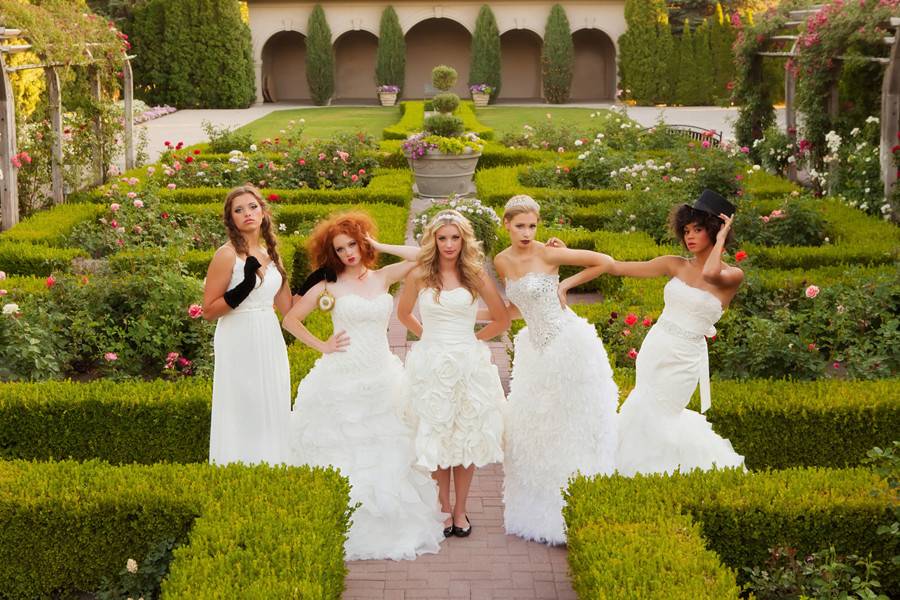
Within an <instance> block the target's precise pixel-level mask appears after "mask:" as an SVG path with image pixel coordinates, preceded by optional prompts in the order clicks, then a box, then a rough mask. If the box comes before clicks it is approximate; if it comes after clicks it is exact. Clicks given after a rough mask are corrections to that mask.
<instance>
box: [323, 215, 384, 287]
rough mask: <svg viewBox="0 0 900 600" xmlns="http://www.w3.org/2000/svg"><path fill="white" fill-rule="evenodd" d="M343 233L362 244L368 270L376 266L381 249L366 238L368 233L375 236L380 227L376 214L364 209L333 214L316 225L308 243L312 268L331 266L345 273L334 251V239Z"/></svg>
mask: <svg viewBox="0 0 900 600" xmlns="http://www.w3.org/2000/svg"><path fill="white" fill-rule="evenodd" d="M342 233H343V234H344V235H347V236H350V237H352V238H353V239H354V240H356V243H357V244H359V249H360V254H361V255H362V256H361V260H362V264H363V265H364V266H365V267H366V268H368V269H373V268H375V266H376V265H377V264H378V252H376V251H375V248H373V247H372V245H371V244H370V243H369V242H367V241H366V234H367V233H368V234H369V235H370V236H372V237H375V236H377V235H378V229H377V227H376V225H375V221H373V220H372V217H370V216H369V215H368V214H366V213H364V212H361V211H354V212H345V213H340V214H336V215H332V216H331V217H329V218H328V219H326V220H324V221H321V222H320V223H319V224H318V225H316V228H315V229H314V230H313V232H312V234H310V236H309V239H308V240H307V242H306V246H307V249H308V251H309V259H310V262H311V263H312V268H313V269H318V268H319V267H328V268H330V269H332V270H333V271H334V272H335V273H338V274H340V273H343V272H344V269H345V268H346V267H345V266H344V263H343V262H341V259H340V258H339V257H338V255H337V252H335V251H334V238H335V237H337V236H338V235H340V234H342Z"/></svg>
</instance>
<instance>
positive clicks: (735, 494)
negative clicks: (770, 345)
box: [563, 468, 900, 600]
mask: <svg viewBox="0 0 900 600" xmlns="http://www.w3.org/2000/svg"><path fill="white" fill-rule="evenodd" d="M565 496H566V502H567V505H566V507H565V508H564V509H563V515H564V517H565V521H566V527H567V530H568V551H569V566H570V568H571V572H572V579H573V586H574V588H575V591H576V592H577V593H578V595H579V597H580V598H585V599H587V598H590V599H591V600H594V599H596V598H610V599H612V598H659V599H663V598H665V599H667V600H668V599H677V600H681V599H684V600H693V599H695V598H709V599H711V600H712V599H719V598H735V599H736V598H737V597H738V596H737V588H736V585H735V581H736V579H735V576H737V578H741V577H742V576H743V574H742V573H741V572H740V571H739V569H741V568H742V567H744V566H753V565H761V564H763V563H764V562H765V561H766V559H767V558H768V556H769V552H768V548H771V547H773V546H778V545H790V546H792V547H795V548H797V550H798V554H800V555H801V556H802V555H804V554H810V553H812V552H815V551H818V550H820V549H822V548H827V547H828V546H829V545H834V547H835V548H836V550H837V551H838V552H839V553H842V554H849V553H855V554H858V555H860V556H867V555H868V554H869V553H870V552H871V554H872V557H873V558H874V559H876V560H880V561H882V565H883V566H882V573H881V575H880V576H879V580H880V581H881V583H882V585H883V586H884V589H885V592H886V593H887V594H888V595H891V596H893V595H895V594H896V593H897V592H898V591H900V578H898V575H900V565H895V564H892V557H893V556H894V555H895V554H896V553H897V540H896V538H895V537H892V536H886V535H878V534H876V530H877V529H878V527H879V526H882V525H889V524H890V523H892V522H893V521H894V520H895V519H896V516H895V514H894V510H893V509H894V506H893V496H892V495H891V493H890V492H889V491H888V488H887V485H886V484H885V482H884V481H882V480H880V479H878V478H877V476H875V475H874V474H873V473H872V472H871V471H870V470H867V469H848V470H829V469H816V468H812V469H791V470H785V471H773V472H760V473H742V472H741V471H740V470H737V469H734V470H726V471H711V472H705V473H704V472H700V471H695V472H693V473H691V474H689V475H675V476H671V477H665V476H638V477H635V478H624V477H619V476H613V477H597V478H585V477H581V476H579V477H577V478H575V479H573V480H572V481H570V482H569V486H568V489H567V490H566V492H565ZM707 549H708V550H709V551H712V552H714V553H715V554H716V555H717V556H718V560H716V558H715V557H713V556H711V555H710V554H709V553H708V552H707ZM719 561H721V563H719ZM723 565H724V566H723Z"/></svg>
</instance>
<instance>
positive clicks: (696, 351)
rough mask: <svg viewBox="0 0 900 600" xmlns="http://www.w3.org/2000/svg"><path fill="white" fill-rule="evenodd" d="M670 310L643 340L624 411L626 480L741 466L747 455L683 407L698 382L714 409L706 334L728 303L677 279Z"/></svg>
mask: <svg viewBox="0 0 900 600" xmlns="http://www.w3.org/2000/svg"><path fill="white" fill-rule="evenodd" d="M664 297H665V302H666V304H665V308H664V309H663V312H662V315H660V317H659V320H658V321H657V322H656V323H655V324H654V325H653V327H652V328H651V329H650V331H649V332H648V333H647V337H646V338H644V343H643V345H642V346H641V350H640V353H639V354H638V357H637V373H636V378H637V379H636V384H635V388H634V390H632V392H631V394H629V396H628V399H627V400H626V401H625V403H624V404H623V405H622V409H621V411H620V413H619V450H618V453H617V457H616V467H617V469H618V470H619V472H620V473H621V474H623V475H629V476H630V475H634V474H635V473H672V472H674V471H676V470H680V471H682V472H686V471H690V470H692V469H696V468H699V469H711V468H712V467H713V466H716V467H719V468H722V467H739V466H742V465H743V464H744V457H743V456H741V455H739V454H737V453H736V452H735V451H734V448H732V446H731V442H729V441H728V440H726V439H724V438H722V437H720V436H719V435H718V434H716V433H715V432H714V431H713V429H712V426H711V425H710V424H709V422H708V421H707V420H706V418H705V417H704V416H703V415H702V414H700V413H697V412H694V411H692V410H688V409H686V408H685V407H686V406H687V404H688V402H690V399H691V396H692V395H693V394H694V390H696V389H697V384H698V383H699V384H700V395H701V405H702V406H703V407H704V410H705V407H706V406H708V405H709V399H710V395H709V361H708V357H707V351H706V339H705V338H704V336H712V335H715V331H716V330H715V327H714V325H715V323H716V322H717V321H718V320H719V319H720V318H721V317H722V312H723V310H722V304H721V302H719V300H718V298H716V297H715V296H714V295H712V294H711V293H710V292H708V291H706V290H702V289H699V288H695V287H691V286H689V285H688V284H686V283H685V282H683V281H682V280H680V279H678V278H677V277H676V278H673V279H671V280H669V282H668V283H667V284H666V287H665V290H664Z"/></svg>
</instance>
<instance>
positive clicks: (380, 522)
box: [289, 293, 446, 560]
mask: <svg viewBox="0 0 900 600" xmlns="http://www.w3.org/2000/svg"><path fill="white" fill-rule="evenodd" d="M393 307H394V303H393V299H392V298H391V295H390V294H388V293H384V294H381V295H379V296H376V297H374V298H371V299H369V298H365V297H363V296H358V295H356V294H349V295H344V296H341V297H339V298H338V299H337V300H336V302H335V305H334V309H333V310H332V313H331V318H332V321H333V323H334V330H335V331H340V330H345V331H346V332H347V335H348V336H349V337H350V345H349V346H348V347H347V349H346V351H344V352H334V353H331V354H326V355H323V356H322V357H320V358H319V359H318V360H317V361H316V363H315V365H314V366H313V368H312V369H311V370H310V372H309V373H308V374H307V375H306V377H305V378H304V379H303V381H301V382H300V385H299V387H298V388H297V399H296V402H295V403H294V411H293V413H292V414H291V432H290V436H291V451H290V459H289V463H290V464H294V465H300V464H309V465H318V466H323V467H324V466H334V467H337V468H339V469H340V470H341V473H342V474H343V475H345V476H347V477H349V479H350V485H351V490H350V504H351V505H353V504H356V503H357V502H359V503H361V506H360V507H359V508H357V509H356V512H354V513H353V517H352V520H353V524H352V526H351V527H350V534H349V536H348V539H347V542H346V544H345V545H344V549H345V554H346V559H347V560H363V559H384V558H389V559H393V560H401V559H414V558H415V557H416V556H417V555H419V554H424V553H435V552H437V551H438V550H439V549H440V544H441V542H442V541H443V540H444V533H443V530H444V525H443V520H444V517H445V516H446V515H444V514H443V513H441V512H440V505H439V503H438V499H437V485H436V483H435V482H434V480H433V479H432V478H431V475H430V473H429V472H428V471H426V470H424V469H420V468H417V467H415V466H414V464H413V463H414V462H415V454H414V452H413V431H412V428H411V427H410V426H409V425H407V424H406V423H405V422H404V420H403V418H402V415H403V413H404V411H405V406H404V403H405V401H406V397H407V395H406V385H405V378H404V373H403V365H402V364H401V362H400V359H399V358H397V357H396V356H395V355H394V354H393V353H392V352H391V350H390V347H389V346H388V341H387V326H388V320H389V319H390V315H391V311H392V310H393Z"/></svg>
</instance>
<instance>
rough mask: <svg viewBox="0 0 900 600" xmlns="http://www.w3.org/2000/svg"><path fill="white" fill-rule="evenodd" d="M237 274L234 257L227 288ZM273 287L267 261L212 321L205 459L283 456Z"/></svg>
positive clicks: (282, 386) (274, 272) (285, 399)
mask: <svg viewBox="0 0 900 600" xmlns="http://www.w3.org/2000/svg"><path fill="white" fill-rule="evenodd" d="M243 279H244V260H243V259H242V258H238V259H237V260H235V262H234V268H233V270H232V273H231V282H230V283H229V284H228V289H231V288H233V287H234V286H236V285H237V284H239V283H240V282H241V281H243ZM279 289H281V273H279V272H278V268H277V267H276V266H275V264H274V263H269V264H268V265H267V266H266V269H265V278H264V279H262V281H260V278H259V275H257V286H256V288H255V289H254V290H253V291H251V292H250V295H249V296H247V298H246V299H245V300H244V301H243V302H241V303H240V304H239V305H238V307H237V308H235V309H234V310H232V311H231V312H230V313H228V314H226V315H223V316H222V317H219V320H218V321H217V322H216V334H215V340H214V344H213V347H214V351H215V371H214V374H213V400H212V414H211V419H210V430H209V462H210V463H213V464H218V465H225V464H228V463H234V462H242V463H245V464H256V463H261V462H266V463H269V464H276V463H281V462H283V461H284V446H285V442H286V433H287V430H286V427H285V422H286V419H287V416H288V414H289V413H290V411H291V372H290V366H289V365H288V356H287V348H286V347H285V345H284V337H282V335H281V323H280V322H279V320H278V316H277V315H276V314H275V309H274V308H273V303H274V301H275V295H276V294H277V293H278V290H279Z"/></svg>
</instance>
